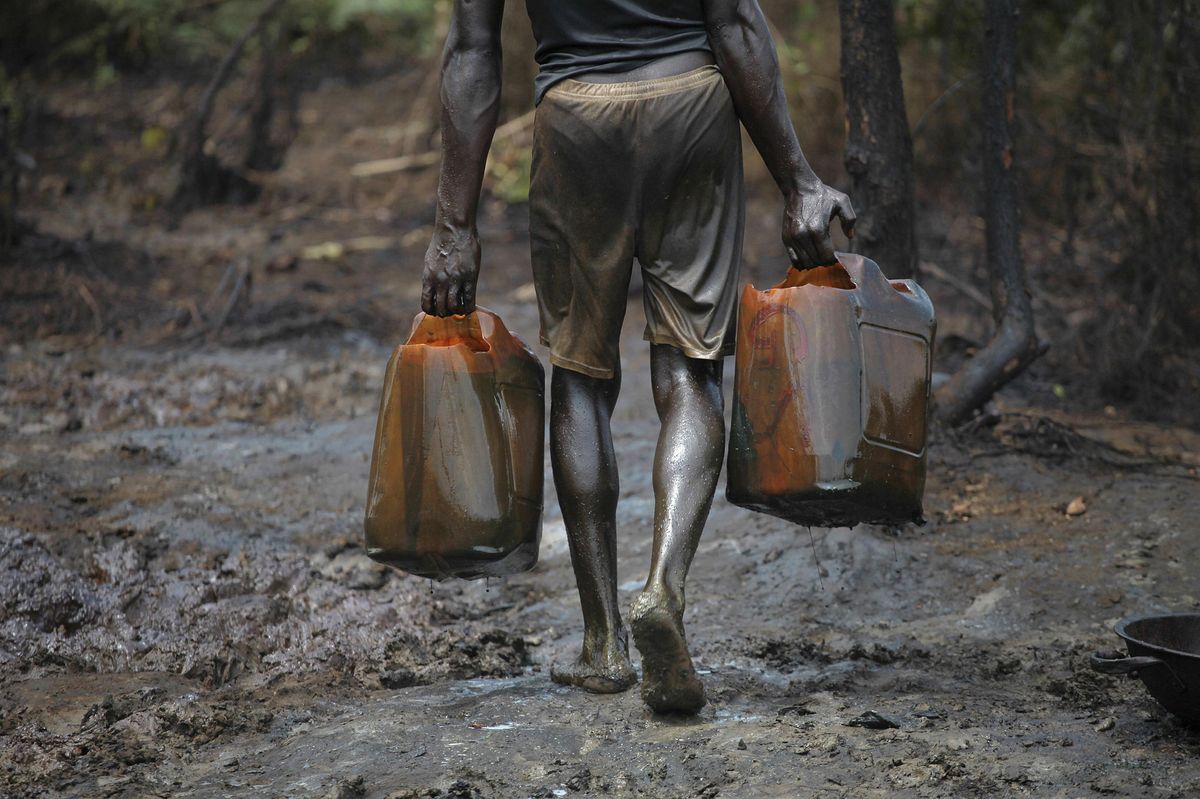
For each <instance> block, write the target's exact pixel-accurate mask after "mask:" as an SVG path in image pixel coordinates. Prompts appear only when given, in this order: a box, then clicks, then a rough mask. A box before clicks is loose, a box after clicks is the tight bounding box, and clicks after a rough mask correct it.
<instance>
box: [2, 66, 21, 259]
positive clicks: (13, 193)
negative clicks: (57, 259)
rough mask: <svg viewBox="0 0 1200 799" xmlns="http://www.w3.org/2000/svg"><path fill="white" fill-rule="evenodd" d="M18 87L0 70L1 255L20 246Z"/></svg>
mask: <svg viewBox="0 0 1200 799" xmlns="http://www.w3.org/2000/svg"><path fill="white" fill-rule="evenodd" d="M19 110H20V109H19V103H18V100H17V85H16V81H15V80H10V79H9V78H8V76H7V75H6V74H5V72H4V68H3V67H0V252H3V251H4V250H6V249H8V248H10V247H12V246H14V245H15V244H17V240H18V239H19V238H20V229H19V225H18V222H17V180H18V174H17V173H18V170H19V165H18V162H17V128H18V124H17V123H18V120H19Z"/></svg>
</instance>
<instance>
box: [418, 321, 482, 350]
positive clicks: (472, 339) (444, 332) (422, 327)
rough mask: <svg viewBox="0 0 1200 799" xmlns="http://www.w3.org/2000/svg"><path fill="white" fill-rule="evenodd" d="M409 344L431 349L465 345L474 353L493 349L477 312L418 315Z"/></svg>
mask: <svg viewBox="0 0 1200 799" xmlns="http://www.w3.org/2000/svg"><path fill="white" fill-rule="evenodd" d="M407 343H408V344H423V345H426V346H430V347H454V346H457V345H459V344H463V345H465V346H466V347H467V348H468V349H470V350H472V351H474V352H487V351H488V350H490V349H491V348H492V347H491V345H490V344H489V343H488V340H487V334H486V333H485V332H484V330H483V325H482V324H481V323H480V316H479V313H478V312H477V311H472V312H471V313H469V314H461V315H459V314H453V315H450V316H434V315H433V314H427V313H418V314H417V315H416V317H415V318H414V319H413V327H412V333H411V334H410V335H409V337H408V341H407Z"/></svg>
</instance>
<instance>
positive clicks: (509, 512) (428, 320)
mask: <svg viewBox="0 0 1200 799" xmlns="http://www.w3.org/2000/svg"><path fill="white" fill-rule="evenodd" d="M544 378H545V372H544V371H543V369H542V365H541V363H540V362H539V361H538V359H537V357H536V356H535V355H534V354H533V352H532V351H530V349H529V348H528V347H527V346H526V345H525V344H524V343H523V342H522V341H521V340H520V339H519V338H517V337H516V336H515V335H513V334H512V333H510V332H509V331H508V329H507V328H506V327H505V326H504V323H503V322H502V321H500V317H499V316H497V315H496V314H494V313H492V312H491V311H487V310H485V309H483V308H478V309H477V310H476V311H475V312H473V313H471V314H468V315H465V316H448V317H442V318H439V317H436V316H428V315H426V314H423V313H422V314H418V315H417V317H416V319H415V320H414V321H413V328H412V334H411V335H410V336H409V338H408V341H407V342H405V343H404V344H401V345H400V346H399V347H397V348H396V350H395V352H394V353H393V354H392V357H391V359H390V360H389V362H388V366H387V372H386V374H385V376H384V383H383V398H382V399H381V400H380V405H379V420H378V423H377V425H376V429H375V445H374V450H373V453H372V459H371V475H370V479H369V485H368V493H367V513H366V521H365V525H364V526H365V528H366V544H367V554H368V555H369V556H370V557H372V558H374V559H375V560H377V561H380V562H381V563H386V564H388V565H390V566H395V567H397V568H399V569H403V570H404V571H406V572H409V573H411V574H415V575H419V576H421V577H431V578H433V579H435V580H444V579H447V578H449V577H462V578H467V579H476V578H479V577H499V576H503V575H506V574H515V573H517V572H521V571H525V570H527V569H529V568H531V567H532V566H533V564H534V563H536V562H537V554H538V544H539V542H540V539H541V526H542V463H543V462H542V452H543V441H544V432H543V430H544V423H545V400H544V385H545V382H544Z"/></svg>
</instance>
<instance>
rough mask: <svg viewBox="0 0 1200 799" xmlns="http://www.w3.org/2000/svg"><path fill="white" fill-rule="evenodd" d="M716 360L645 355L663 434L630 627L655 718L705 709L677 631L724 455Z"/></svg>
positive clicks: (658, 349) (666, 352)
mask: <svg viewBox="0 0 1200 799" xmlns="http://www.w3.org/2000/svg"><path fill="white" fill-rule="evenodd" d="M721 370H722V362H721V361H720V360H716V361H710V360H700V359H697V358H688V357H687V356H685V355H684V354H683V353H682V352H680V351H679V350H677V349H675V348H674V347H671V346H667V345H661V344H656V345H653V346H652V347H651V351H650V372H651V378H652V381H653V386H654V405H655V407H656V408H657V410H658V417H659V420H660V421H661V422H662V429H661V431H660V432H659V436H658V449H657V451H656V452H655V455H654V499H655V505H654V553H653V555H652V558H651V561H650V576H649V577H648V578H647V580H646V587H645V589H644V590H643V591H642V593H641V595H640V596H639V597H638V598H637V599H636V600H635V601H634V603H633V609H632V611H631V613H630V626H631V627H632V628H633V636H634V641H635V642H636V643H637V648H638V651H640V652H641V653H642V698H643V699H644V700H645V701H646V704H648V705H649V706H650V707H651V708H653V709H654V710H656V711H659V712H670V711H675V712H695V711H697V710H699V709H700V708H701V707H703V706H704V686H703V684H702V683H701V682H700V678H699V677H697V676H696V670H695V668H694V667H693V666H692V659H691V656H690V655H689V654H688V650H687V639H686V638H685V636H684V631H683V609H684V604H685V600H684V581H685V580H686V578H687V572H688V567H689V566H690V565H691V563H692V556H694V555H695V554H696V547H697V545H698V544H699V543H700V533H701V532H702V531H703V530H704V522H705V520H706V519H707V518H708V512H709V509H710V508H711V507H712V498H713V492H714V491H715V490H716V487H717V478H718V476H719V475H720V473H721V461H722V456H723V455H724V452H725V417H724V414H723V407H724V399H723V397H722V393H721Z"/></svg>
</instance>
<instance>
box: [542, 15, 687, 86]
mask: <svg viewBox="0 0 1200 799" xmlns="http://www.w3.org/2000/svg"><path fill="white" fill-rule="evenodd" d="M525 5H526V7H527V8H528V10H529V20H530V22H532V23H533V36H534V38H535V39H537V51H536V53H535V57H536V58H537V62H538V66H539V71H538V76H537V80H536V81H534V89H535V93H536V95H537V98H536V99H537V102H541V99H542V95H544V94H545V93H546V90H547V89H549V88H550V87H551V86H553V85H554V84H555V83H558V82H559V81H560V80H563V79H564V78H569V77H571V76H572V75H580V74H582V73H584V72H625V71H627V70H631V69H637V68H638V67H640V66H642V65H644V64H649V63H650V62H651V61H654V60H655V59H658V58H662V57H664V56H670V55H678V54H679V53H686V52H688V51H689V50H709V49H710V48H709V46H708V32H707V30H706V29H705V27H704V8H703V6H702V5H701V0H526V2H525Z"/></svg>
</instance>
